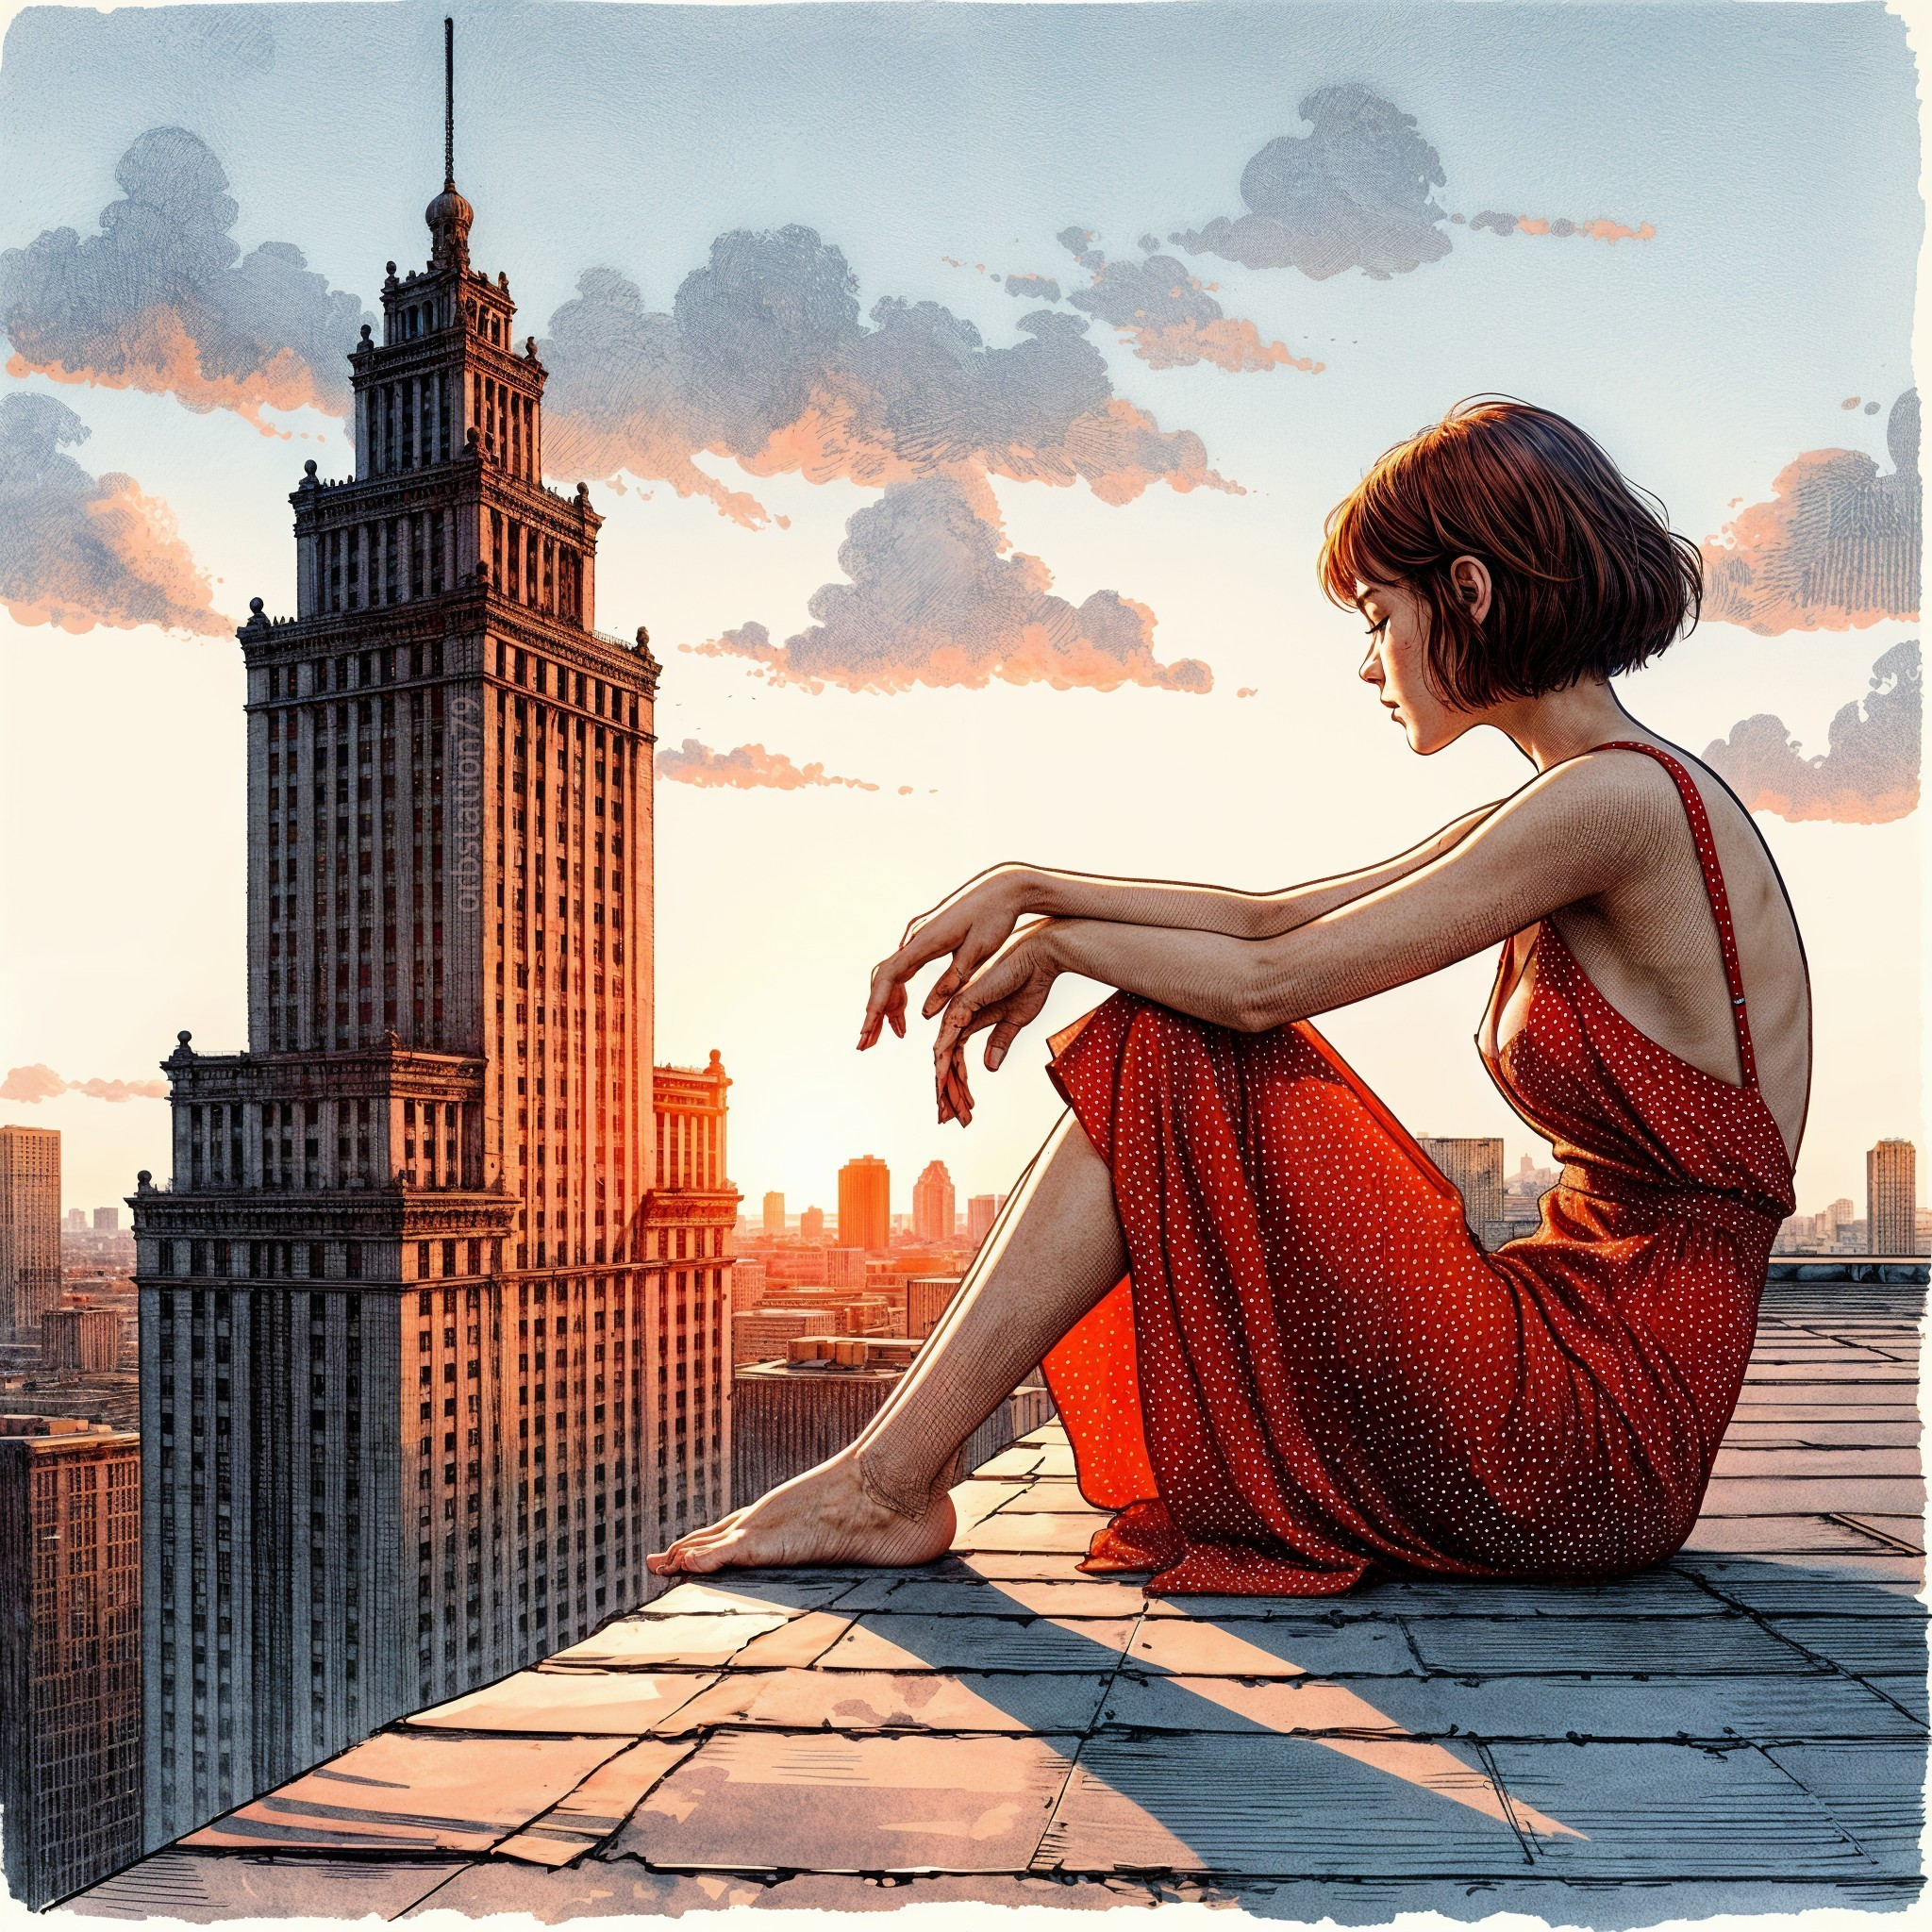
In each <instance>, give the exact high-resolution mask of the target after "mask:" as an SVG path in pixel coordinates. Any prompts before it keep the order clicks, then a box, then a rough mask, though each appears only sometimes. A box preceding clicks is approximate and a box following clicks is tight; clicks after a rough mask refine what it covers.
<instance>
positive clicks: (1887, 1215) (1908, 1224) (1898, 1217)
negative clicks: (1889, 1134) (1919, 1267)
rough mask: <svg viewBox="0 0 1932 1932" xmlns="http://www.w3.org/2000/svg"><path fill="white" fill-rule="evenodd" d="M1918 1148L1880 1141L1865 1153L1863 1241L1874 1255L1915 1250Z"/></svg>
mask: <svg viewBox="0 0 1932 1932" xmlns="http://www.w3.org/2000/svg"><path fill="white" fill-rule="evenodd" d="M1918 1166H1919V1150H1918V1149H1917V1148H1916V1147H1914V1146H1913V1145H1912V1143H1911V1142H1910V1141H1879V1143H1878V1144H1877V1146H1875V1147H1874V1148H1871V1149H1870V1150H1869V1151H1868V1152H1867V1153H1866V1156H1865V1243H1866V1247H1867V1249H1868V1251H1869V1252H1870V1253H1872V1254H1874V1255H1910V1254H1914V1253H1916V1252H1917V1250H1918V1245H1919V1231H1918V1225H1917V1217H1916V1214H1915V1211H1914V1210H1915V1208H1917V1205H1918V1203H1917V1192H1918Z"/></svg>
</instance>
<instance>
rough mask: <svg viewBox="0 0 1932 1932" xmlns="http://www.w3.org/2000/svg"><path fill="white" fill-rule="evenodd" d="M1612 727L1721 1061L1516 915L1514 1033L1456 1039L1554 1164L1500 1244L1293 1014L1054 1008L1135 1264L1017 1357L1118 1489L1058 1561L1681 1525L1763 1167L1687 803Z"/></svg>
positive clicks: (1744, 1040) (1663, 1542)
mask: <svg viewBox="0 0 1932 1932" xmlns="http://www.w3.org/2000/svg"><path fill="white" fill-rule="evenodd" d="M1628 748H1629V749H1631V750H1637V751H1642V752H1644V753H1646V754H1647V755H1649V756H1651V757H1654V758H1657V760H1658V761H1659V762H1660V763H1662V764H1663V765H1664V766H1665V767H1666V768H1667V769H1669V770H1670V772H1671V774H1672V776H1673V777H1674V780H1675V782H1676V784H1677V788H1678V791H1679V792H1680V793H1681V794H1682V795H1683V797H1684V801H1685V807H1686V810H1687V813H1688V815H1689V817H1690V821H1691V831H1692V833H1693V836H1694V837H1695V840H1696V843H1697V851H1698V857H1699V860H1700V863H1701V864H1702V866H1703V869H1704V874H1705V880H1706V884H1707V889H1708V891H1709V896H1710V901H1711V909H1712V913H1713V915H1714V917H1715V918H1716V920H1717V924H1718V931H1719V939H1720V941H1721V944H1722V948H1723V953H1724V968H1725V974H1726V977H1727V981H1728V984H1729V989H1730V994H1731V997H1732V1000H1733V1010H1734V1012H1735V1013H1736V1015H1737V1023H1738V1043H1739V1052H1740V1059H1741V1062H1742V1065H1743V1069H1744V1075H1745V1079H1744V1084H1743V1085H1742V1086H1741V1087H1734V1086H1731V1085H1730V1084H1729V1083H1727V1082H1725V1081H1723V1080H1718V1079H1715V1078H1713V1077H1712V1076H1711V1075H1709V1074H1705V1073H1703V1072H1701V1071H1700V1070H1698V1069H1697V1068H1694V1067H1691V1066H1690V1065H1689V1064H1688V1063H1687V1062H1685V1061H1683V1060H1681V1059H1679V1058H1677V1057H1676V1056H1675V1055H1674V1054H1672V1053H1669V1052H1668V1051H1666V1050H1665V1049H1664V1048H1663V1047H1661V1046H1659V1045H1657V1042H1656V1041H1652V1040H1650V1039H1648V1038H1647V1037H1646V1036H1645V1035H1643V1034H1642V1033H1641V1032H1640V1031H1639V1030H1638V1029H1637V1028H1636V1027H1635V1026H1634V1025H1632V1024H1630V1022H1628V1021H1627V1020H1625V1019H1624V1017H1623V1015H1622V1014H1620V1013H1619V1012H1617V1010H1616V1009H1615V1008H1613V1007H1611V1006H1610V1005H1609V1003H1608V1002H1607V1001H1606V1000H1605V999H1604V998H1603V997H1602V995H1601V994H1600V993H1598V991H1597V990H1596V989H1595V987H1593V986H1592V985H1591V982H1590V980H1589V978H1588V977H1587V976H1586V975H1585V974H1584V973H1583V972H1582V970H1581V968H1580V967H1578V966H1577V964H1576V962H1575V960H1574V958H1572V957H1571V956H1570V954H1569V952H1568V949H1567V948H1566V947H1564V945H1563V943H1562V941H1561V940H1560V938H1559V937H1558V936H1557V933H1556V931H1555V928H1554V927H1552V926H1551V925H1549V924H1547V923H1545V924H1544V925H1543V926H1542V927H1541V930H1540V931H1539V933H1538V935H1537V938H1536V943H1535V947H1534V949H1533V953H1532V959H1531V964H1532V965H1533V967H1534V970H1535V974H1536V977H1535V982H1534V986H1533V989H1532V994H1531V999H1530V1004H1529V1010H1528V1014H1527V1016H1526V1019H1525V1021H1524V1025H1523V1027H1522V1030H1521V1031H1520V1032H1519V1033H1518V1034H1517V1035H1516V1036H1515V1038H1514V1039H1512V1040H1511V1041H1509V1042H1508V1044H1507V1046H1506V1047H1505V1048H1504V1049H1503V1050H1502V1052H1501V1053H1500V1054H1496V1053H1493V1052H1491V1051H1490V1050H1488V1049H1486V1050H1485V1060H1486V1063H1487V1064H1488V1066H1489V1068H1490V1072H1491V1075H1492V1076H1493V1077H1494V1079H1495V1080H1496V1082H1497V1085H1498V1086H1499V1087H1500V1089H1501V1090H1502V1091H1503V1093H1504V1095H1505V1096H1506V1097H1507V1099H1508V1100H1509V1101H1510V1103H1511V1104H1512V1106H1514V1107H1515V1108H1516V1109H1517V1110H1518V1111H1519V1112H1520V1113H1521V1114H1522V1115H1523V1117H1524V1119H1525V1120H1526V1121H1527V1122H1529V1123H1530V1124H1531V1125H1533V1126H1535V1127H1536V1128H1537V1129H1538V1130H1539V1131H1540V1132H1542V1133H1543V1134H1545V1135H1546V1136H1547V1137H1548V1138H1549V1139H1550V1140H1551V1141H1552V1142H1553V1144H1554V1145H1555V1147H1556V1150H1557V1155H1558V1156H1559V1158H1561V1159H1562V1161H1563V1178H1562V1180H1561V1182H1560V1183H1559V1185H1558V1186H1557V1188H1556V1189H1555V1190H1553V1191H1552V1192H1551V1193H1550V1194H1548V1195H1546V1196H1545V1197H1544V1202H1543V1215H1542V1222H1541V1226H1540V1227H1539V1228H1538V1229H1537V1231H1536V1232H1535V1233H1534V1234H1532V1235H1530V1236H1529V1237H1527V1238H1526V1239H1524V1240H1521V1241H1511V1242H1509V1243H1508V1244H1507V1246H1505V1247H1503V1248H1501V1249H1499V1250H1498V1251H1496V1252H1495V1253H1493V1254H1485V1253H1484V1252H1483V1251H1482V1250H1481V1249H1480V1248H1479V1247H1478V1246H1477V1245H1476V1243H1475V1242H1474V1240H1473V1239H1472V1238H1471V1236H1470V1233H1469V1230H1468V1229H1467V1227H1466V1226H1465V1225H1464V1224H1463V1220H1462V1210H1461V1204H1460V1202H1459V1201H1458V1199H1457V1196H1456V1193H1455V1191H1454V1189H1453V1188H1451V1187H1450V1186H1449V1184H1448V1182H1447V1181H1445V1180H1444V1179H1443V1177H1442V1176H1441V1174H1438V1173H1437V1171H1436V1170H1435V1168H1434V1167H1433V1166H1432V1165H1431V1164H1430V1163H1429V1161H1428V1160H1427V1158H1426V1157H1425V1156H1424V1154H1423V1153H1422V1151H1421V1149H1420V1148H1419V1147H1418V1146H1417V1145H1416V1144H1415V1142H1414V1141H1412V1140H1411V1139H1410V1138H1409V1136H1408V1135H1407V1133H1406V1132H1404V1130H1403V1129H1402V1127H1401V1126H1400V1125H1399V1124H1398V1123H1396V1122H1395V1121H1394V1119H1393V1118H1392V1117H1391V1115H1390V1114H1389V1112H1388V1110H1387V1109H1386V1108H1384V1107H1383V1106H1382V1105H1381V1103H1380V1102H1379V1101H1378V1100H1376V1098H1375V1096H1374V1094H1373V1093H1372V1092H1370V1091H1369V1090H1368V1089H1367V1088H1366V1087H1365V1086H1364V1085H1363V1083H1362V1082H1361V1081H1360V1080H1359V1079H1358V1078H1357V1076H1356V1075H1355V1074H1353V1073H1352V1072H1351V1071H1350V1070H1349V1068H1348V1067H1347V1066H1346V1065H1344V1064H1343V1062H1342V1061H1341V1058H1339V1057H1338V1056H1337V1055H1336V1054H1335V1053H1334V1051H1333V1049H1332V1048H1330V1047H1329V1046H1328V1044H1327V1042H1326V1041H1324V1040H1323V1039H1322V1037H1321V1035H1320V1034H1319V1033H1317V1032H1316V1031H1315V1029H1314V1028H1313V1027H1312V1026H1309V1025H1307V1024H1297V1025H1292V1026H1282V1027H1277V1028H1275V1029H1274V1030H1273V1031H1271V1032H1267V1033H1258V1034H1248V1033H1238V1032H1235V1031H1233V1030H1231V1029H1229V1028H1225V1027H1221V1026H1215V1025H1212V1024H1208V1023H1207V1022H1205V1021H1200V1020H1195V1019H1191V1018H1190V1017H1189V1016H1187V1015H1185V1014H1182V1013H1178V1012H1176V1011H1174V1010H1173V1009H1172V1008H1166V1007H1161V1006H1158V1005H1156V1004H1154V1003H1153V1002H1151V1001H1148V1000H1145V999H1142V998H1140V997H1138V996H1136V995H1132V994H1127V993H1116V994H1115V995H1114V996H1113V997H1112V998H1111V999H1109V1000H1108V1001H1107V1002H1106V1003H1105V1004H1104V1005H1102V1006H1101V1007H1099V1008H1096V1009H1095V1010H1094V1011H1093V1012H1092V1013H1091V1014H1090V1015H1088V1016H1087V1019H1086V1021H1085V1022H1084V1023H1082V1024H1080V1025H1079V1026H1078V1028H1077V1029H1069V1031H1070V1032H1074V1038H1073V1039H1072V1041H1071V1042H1070V1043H1067V1044H1065V1045H1063V1046H1061V1047H1060V1050H1059V1052H1058V1054H1057V1056H1056V1058H1054V1060H1053V1061H1052V1063H1051V1069H1050V1071H1051V1074H1052V1077H1053V1079H1054V1081H1055V1084H1056V1085H1057V1086H1058V1088H1059V1089H1060V1091H1061V1092H1062V1093H1063V1094H1064V1095H1065V1096H1066V1098H1067V1101H1068V1103H1069V1105H1070V1106H1072V1107H1073V1108H1074V1111H1075V1113H1076V1114H1077V1115H1078V1117H1079V1119H1080V1122H1081V1124H1082V1125H1083V1126H1084V1127H1085V1129H1086V1131H1087V1133H1088V1135H1089V1137H1090V1139H1091V1141H1093V1144H1094V1146H1095V1147H1096V1148H1098V1149H1099V1151H1100V1153H1101V1154H1102V1155H1103V1157H1104V1158H1106V1159H1107V1160H1108V1164H1109V1166H1110V1167H1111V1169H1112V1172H1113V1184H1114V1195H1115V1200H1116V1203H1117V1205H1118V1208H1119V1210H1120V1216H1121V1224H1122V1227H1123V1229H1124V1233H1125V1236H1126V1243H1127V1252H1128V1257H1129V1262H1130V1266H1131V1271H1132V1272H1131V1276H1130V1279H1129V1280H1128V1281H1126V1282H1123V1283H1122V1285H1121V1287H1120V1288H1119V1289H1117V1290H1116V1291H1114V1293H1113V1294H1112V1295H1111V1296H1109V1297H1108V1299H1107V1300H1106V1301H1104V1302H1103V1303H1102V1304H1101V1306H1100V1307H1098V1308H1096V1309H1095V1310H1094V1311H1093V1313H1092V1314H1091V1315H1090V1316H1089V1317H1088V1318H1087V1319H1086V1320H1085V1321H1084V1322H1082V1323H1081V1324H1079V1325H1078V1326H1077V1327H1075V1328H1074V1331H1073V1332H1072V1334H1070V1335H1069V1336H1068V1337H1067V1338H1066V1340H1065V1341H1062V1342H1061V1343H1060V1344H1059V1345H1058V1347H1057V1348H1056V1349H1055V1350H1054V1351H1053V1353H1052V1354H1051V1355H1050V1356H1049V1357H1047V1363H1046V1367H1047V1373H1048V1378H1049V1380H1050V1382H1051V1384H1052V1388H1053V1392H1054V1395H1055V1398H1056V1400H1057V1401H1058V1405H1059V1408H1060V1413H1061V1415H1062V1417H1063V1419H1064V1420H1065V1422H1066V1424H1067V1429H1068V1433H1069V1435H1070V1436H1071V1438H1072V1439H1073V1441H1074V1450H1075V1455H1076V1457H1077V1460H1078V1466H1079V1472H1080V1478H1081V1487H1082V1489H1083V1490H1084V1491H1085V1492H1086V1494H1087V1495H1088V1496H1089V1497H1090V1499H1091V1500H1092V1501H1094V1502H1096V1503H1099V1504H1102V1505H1104V1506H1107V1507H1112V1508H1115V1509H1117V1510H1118V1511H1119V1512H1120V1513H1119V1514H1117V1515H1116V1516H1115V1518H1114V1520H1113V1522H1112V1523H1111V1524H1109V1525H1108V1527H1107V1528H1105V1529H1103V1530H1102V1531H1100V1532H1099V1534H1098V1535H1097V1536H1096V1537H1095V1538H1094V1540H1093V1546H1092V1549H1091V1552H1090V1555H1089V1557H1088V1565H1087V1567H1089V1568H1091V1569H1095V1570H1107V1569H1145V1568H1148V1567H1150V1566H1151V1567H1153V1568H1155V1569H1156V1570H1157V1572H1158V1574H1156V1575H1155V1576H1154V1578H1153V1579H1152V1581H1151V1582H1150V1583H1149V1584H1148V1585H1147V1590H1148V1592H1149V1593H1150V1594H1152V1595H1179V1594H1189V1593H1194V1592H1204V1591H1209V1592H1211V1591H1227V1592H1235V1593H1249V1594H1278V1595H1322V1594H1328V1593H1332V1592H1335V1591H1342V1590H1347V1589H1349V1588H1351V1587H1352V1586H1354V1585H1355V1584H1357V1583H1358V1582H1360V1581H1361V1580H1363V1579H1364V1578H1365V1577H1368V1576H1371V1575H1373V1574H1376V1573H1379V1572H1386V1571H1390V1570H1398V1569H1402V1568H1405V1567H1408V1568H1415V1569H1420V1570H1424V1571H1433V1572H1438V1573H1449V1574H1463V1575H1481V1576H1512V1577H1543V1578H1565V1577H1576V1578H1582V1577H1594V1576H1609V1575H1616V1574H1624V1573H1627V1572H1630V1571H1633V1570H1639V1569H1642V1568H1644V1567H1645V1566H1647V1565H1649V1564H1652V1563H1655V1562H1657V1561H1658V1560H1660V1559H1661V1558H1662V1557H1666V1556H1668V1555H1669V1554H1670V1553H1671V1552H1672V1551H1674V1550H1675V1549H1676V1548H1677V1547H1678V1546H1679V1545H1680V1544H1681V1543H1682V1541H1683V1540H1684V1538H1685V1537H1686V1536H1687V1535H1688V1534H1689V1532H1690V1529H1691V1524H1692V1523H1693V1522H1694V1521H1695V1520H1696V1516H1697V1511H1698V1507H1699V1505H1700V1503H1701V1501H1702V1498H1703V1494H1704V1489H1705V1484H1706V1482H1707V1479H1708V1477H1709V1474H1710V1465H1711V1459H1712V1457H1714V1456H1715V1454H1716V1451H1717V1445H1718V1441H1719V1439H1720V1438H1721V1437H1722V1435H1723V1433H1724V1425H1725V1424H1726V1423H1727V1422H1728V1421H1729V1419H1730V1414H1731V1410H1732V1408H1733V1407H1734V1406H1735V1405H1736V1402H1737V1397H1738V1390H1739V1387H1740V1382H1741V1380H1742V1376H1743V1372H1744V1364H1745V1362H1746V1360H1747V1358H1748V1357H1749V1355H1750V1351H1751V1343H1752V1339H1753V1336H1754V1333H1755V1330H1756V1325H1757V1298H1758V1295H1759V1293H1760V1291H1762V1288H1763V1284H1764V1276H1765V1270H1766V1264H1767V1262H1768V1260H1769V1257H1770V1253H1771V1243H1772V1238H1773V1236H1774V1233H1775V1231H1776V1227H1777V1224H1778V1222H1779V1221H1780V1220H1782V1219H1783V1217H1784V1216H1785V1215H1786V1214H1788V1213H1790V1211H1791V1208H1792V1200H1791V1192H1790V1178H1791V1176H1790V1161H1789V1159H1788V1158H1787V1156H1786V1152H1785V1145H1784V1140H1783V1137H1782V1135H1781V1134H1780V1133H1779V1131H1778V1128H1777V1124H1776V1122H1775V1121H1774V1119H1773V1117H1772V1115H1771V1113H1770V1111H1769V1109H1768V1108H1766V1107H1765V1105H1764V1102H1763V1099H1762V1097H1761V1095H1760V1094H1759V1093H1758V1091H1757V1076H1756V1067H1755V1063H1754V1060H1753V1058H1752V1053H1751V1044H1750V1033H1749V1028H1748V1025H1747V1024H1746V1019H1745V1013H1744V1007H1743V999H1742V988H1741V981H1740V974H1739V970H1738V959H1737V947H1736V941H1735V937H1734V934H1733V932H1732V929H1731V924H1730V914H1729V908H1728V905H1727V903H1726V900H1725V897H1724V881H1723V878H1722V876H1721V874H1720V873H1719V870H1718V865H1717V857H1716V852H1715V848H1714V847H1713V845H1712V843H1711V839H1710V828H1709V825H1708V823H1707V819H1706V816H1705V813H1704V808H1703V802H1702V800H1701V799H1699V798H1698V797H1697V794H1696V790H1695V787H1694V786H1693V785H1692V784H1691V779H1690V777H1689V774H1687V773H1686V772H1685V771H1684V769H1683V767H1682V766H1681V765H1680V764H1679V763H1678V762H1677V761H1676V760H1675V759H1674V758H1670V757H1669V756H1668V755H1667V754H1665V753H1662V752H1660V751H1657V750H1656V749H1655V748H1654V747H1651V746H1646V745H1636V744H1632V745H1630V746H1629V747H1628ZM1506 958H1507V952H1506ZM1501 981H1502V974H1501V973H1500V972H1499V974H1498V985H1497V990H1496V991H1497V995H1498V996H1500V994H1501V992H1502V985H1501ZM1497 1010H1498V1004H1497V1001H1496V1000H1495V999H1492V1003H1491V1017H1492V1018H1493V1015H1494V1013H1495V1012H1496V1011H1497ZM1485 1038H1489V1039H1492V1038H1493V1032H1492V1028H1491V1027H1488V1026H1486V1028H1485ZM1066 1039H1067V1035H1066V1034H1062V1035H1059V1036H1057V1039H1056V1042H1055V1043H1056V1044H1057V1045H1058V1044H1059V1042H1060V1041H1065V1040H1066Z"/></svg>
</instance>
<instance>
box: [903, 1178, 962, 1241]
mask: <svg viewBox="0 0 1932 1932" xmlns="http://www.w3.org/2000/svg"><path fill="white" fill-rule="evenodd" d="M953 1220H954V1206H953V1176H952V1175H951V1174H948V1173H947V1172H946V1163H945V1162H944V1161H943V1160H928V1161H927V1162H926V1164H925V1171H924V1173H923V1174H921V1175H920V1176H919V1178H918V1179H917V1180H916V1181H914V1182H913V1183H912V1232H913V1234H914V1235H915V1236H916V1237H917V1238H918V1239H919V1240H920V1241H951V1240H952V1239H953Z"/></svg>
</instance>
